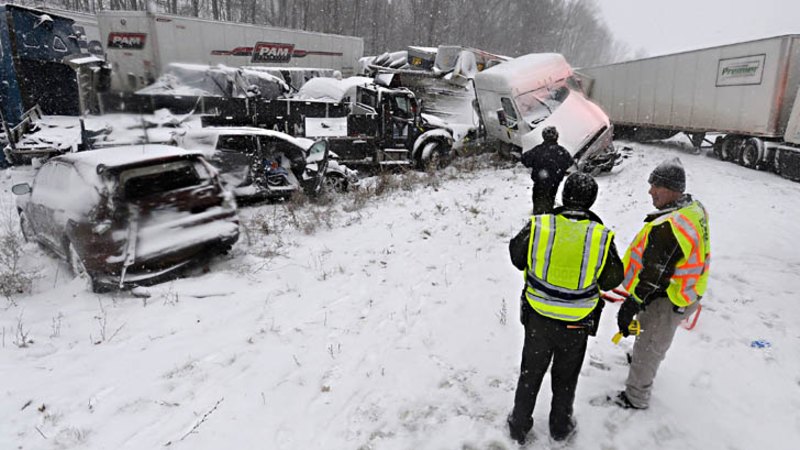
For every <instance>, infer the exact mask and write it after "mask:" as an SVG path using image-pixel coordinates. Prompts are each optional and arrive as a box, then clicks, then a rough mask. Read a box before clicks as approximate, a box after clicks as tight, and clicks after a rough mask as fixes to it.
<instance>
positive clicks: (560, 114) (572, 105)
mask: <svg viewBox="0 0 800 450" xmlns="http://www.w3.org/2000/svg"><path fill="white" fill-rule="evenodd" d="M609 124H610V122H609V120H608V116H607V115H606V114H605V113H604V112H603V110H602V109H600V107H599V106H597V105H596V104H594V103H592V102H591V101H589V100H587V99H586V97H584V96H583V95H582V94H580V93H579V92H576V91H572V92H571V93H570V95H569V96H568V97H567V98H566V100H565V101H564V103H562V104H561V106H559V107H558V108H557V109H556V110H555V112H554V113H553V114H551V115H550V116H549V117H548V118H547V119H545V120H544V121H542V122H540V123H538V124H536V128H535V129H534V130H533V131H531V132H530V133H528V134H526V135H524V136H522V139H521V147H522V151H523V152H526V151H528V150H530V149H532V148H533V147H535V146H537V145H539V144H541V143H542V142H544V140H543V139H542V130H544V129H545V128H546V127H548V126H554V127H556V129H557V130H558V143H559V144H560V145H561V146H562V147H564V148H565V149H567V151H568V152H569V153H570V154H571V155H573V156H574V155H575V153H577V152H578V151H579V150H580V149H581V148H583V146H584V145H586V143H587V142H588V141H589V140H590V139H591V138H592V137H593V136H594V135H595V134H597V132H598V131H600V130H601V129H602V128H603V127H608V126H609Z"/></svg>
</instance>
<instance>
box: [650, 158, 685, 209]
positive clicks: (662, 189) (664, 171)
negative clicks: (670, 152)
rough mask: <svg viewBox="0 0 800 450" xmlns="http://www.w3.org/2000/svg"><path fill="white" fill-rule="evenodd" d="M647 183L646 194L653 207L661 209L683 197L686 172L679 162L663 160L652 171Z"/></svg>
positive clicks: (678, 160) (675, 159)
mask: <svg viewBox="0 0 800 450" xmlns="http://www.w3.org/2000/svg"><path fill="white" fill-rule="evenodd" d="M647 181H648V182H649V183H650V190H649V191H648V193H649V194H650V197H651V198H652V199H653V206H655V207H656V208H658V209H661V208H663V207H665V206H667V205H669V204H670V203H674V202H675V201H677V200H678V199H679V198H681V197H682V196H683V191H684V190H685V189H686V172H685V171H684V170H683V164H681V160H680V159H678V158H677V157H675V158H671V159H667V160H665V161H664V162H662V163H661V164H659V165H658V166H657V167H656V168H655V169H653V172H651V173H650V178H648V179H647Z"/></svg>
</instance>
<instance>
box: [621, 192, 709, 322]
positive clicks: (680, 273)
mask: <svg viewBox="0 0 800 450" xmlns="http://www.w3.org/2000/svg"><path fill="white" fill-rule="evenodd" d="M664 222H667V223H669V224H670V227H671V229H672V234H673V235H675V239H677V241H678V245H680V247H681V251H682V252H683V258H681V259H680V260H679V261H678V263H677V265H676V266H675V273H674V274H673V275H672V277H671V278H670V280H669V287H667V297H669V299H670V301H671V302H672V303H673V304H675V305H676V306H679V307H685V306H689V305H691V304H692V303H694V302H696V301H698V300H700V298H701V297H702V296H703V294H705V292H706V285H707V284H708V268H709V265H710V264H711V244H710V240H709V235H708V213H706V210H705V208H703V205H701V204H700V202H697V201H693V202H692V203H690V204H689V205H687V206H684V207H683V208H681V209H678V210H676V211H672V212H671V213H669V214H665V215H664V216H661V217H659V218H658V219H655V220H653V221H651V222H649V223H647V224H646V225H645V226H644V228H642V230H641V231H640V232H639V234H637V235H636V238H634V240H633V242H632V243H631V245H630V247H628V250H627V251H625V257H624V258H623V259H622V262H623V264H624V265H625V280H624V281H623V282H622V284H623V286H624V287H625V290H627V291H628V292H629V293H630V294H631V295H633V297H634V299H635V300H636V301H638V302H639V303H642V302H643V299H641V298H639V297H637V296H636V286H637V285H638V284H639V274H640V273H641V272H642V255H643V254H644V249H645V248H646V247H647V242H648V239H649V236H650V231H651V230H652V229H653V227H655V226H658V225H661V224H663V223H664Z"/></svg>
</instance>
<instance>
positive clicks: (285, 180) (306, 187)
mask: <svg viewBox="0 0 800 450" xmlns="http://www.w3.org/2000/svg"><path fill="white" fill-rule="evenodd" d="M173 142H174V143H175V144H176V145H178V146H179V147H182V148H185V149H188V150H197V151H201V152H202V153H203V155H204V156H205V157H206V159H207V160H208V161H209V162H211V163H212V164H213V165H214V166H215V167H216V168H217V169H218V170H219V172H220V176H221V178H222V180H223V182H224V183H225V184H226V186H228V188H229V189H230V190H231V191H233V193H234V194H235V195H236V198H237V199H240V200H243V201H244V200H261V199H266V200H285V199H288V198H289V197H290V196H291V195H292V194H293V193H295V192H298V191H303V192H305V193H306V194H309V195H315V194H317V193H318V192H319V191H320V190H322V189H325V188H328V189H329V190H333V191H339V192H343V191H347V190H348V189H349V188H350V187H352V186H354V185H355V184H357V183H358V173H357V172H356V171H355V170H351V169H350V168H348V167H346V166H345V165H343V164H339V163H338V162H337V161H336V155H334V154H332V152H330V151H329V145H328V142H327V141H325V140H318V141H313V140H311V139H306V138H296V137H293V136H290V135H288V134H286V133H282V132H280V131H274V130H264V129H261V128H254V127H207V128H201V129H195V130H184V131H180V132H177V133H175V134H174V135H173Z"/></svg>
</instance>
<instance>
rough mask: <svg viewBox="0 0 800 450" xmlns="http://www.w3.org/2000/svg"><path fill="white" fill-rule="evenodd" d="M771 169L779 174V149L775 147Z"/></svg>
mask: <svg viewBox="0 0 800 450" xmlns="http://www.w3.org/2000/svg"><path fill="white" fill-rule="evenodd" d="M772 171H773V172H775V173H776V174H778V175H780V174H781V149H779V148H776V149H775V155H773V157H772Z"/></svg>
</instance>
